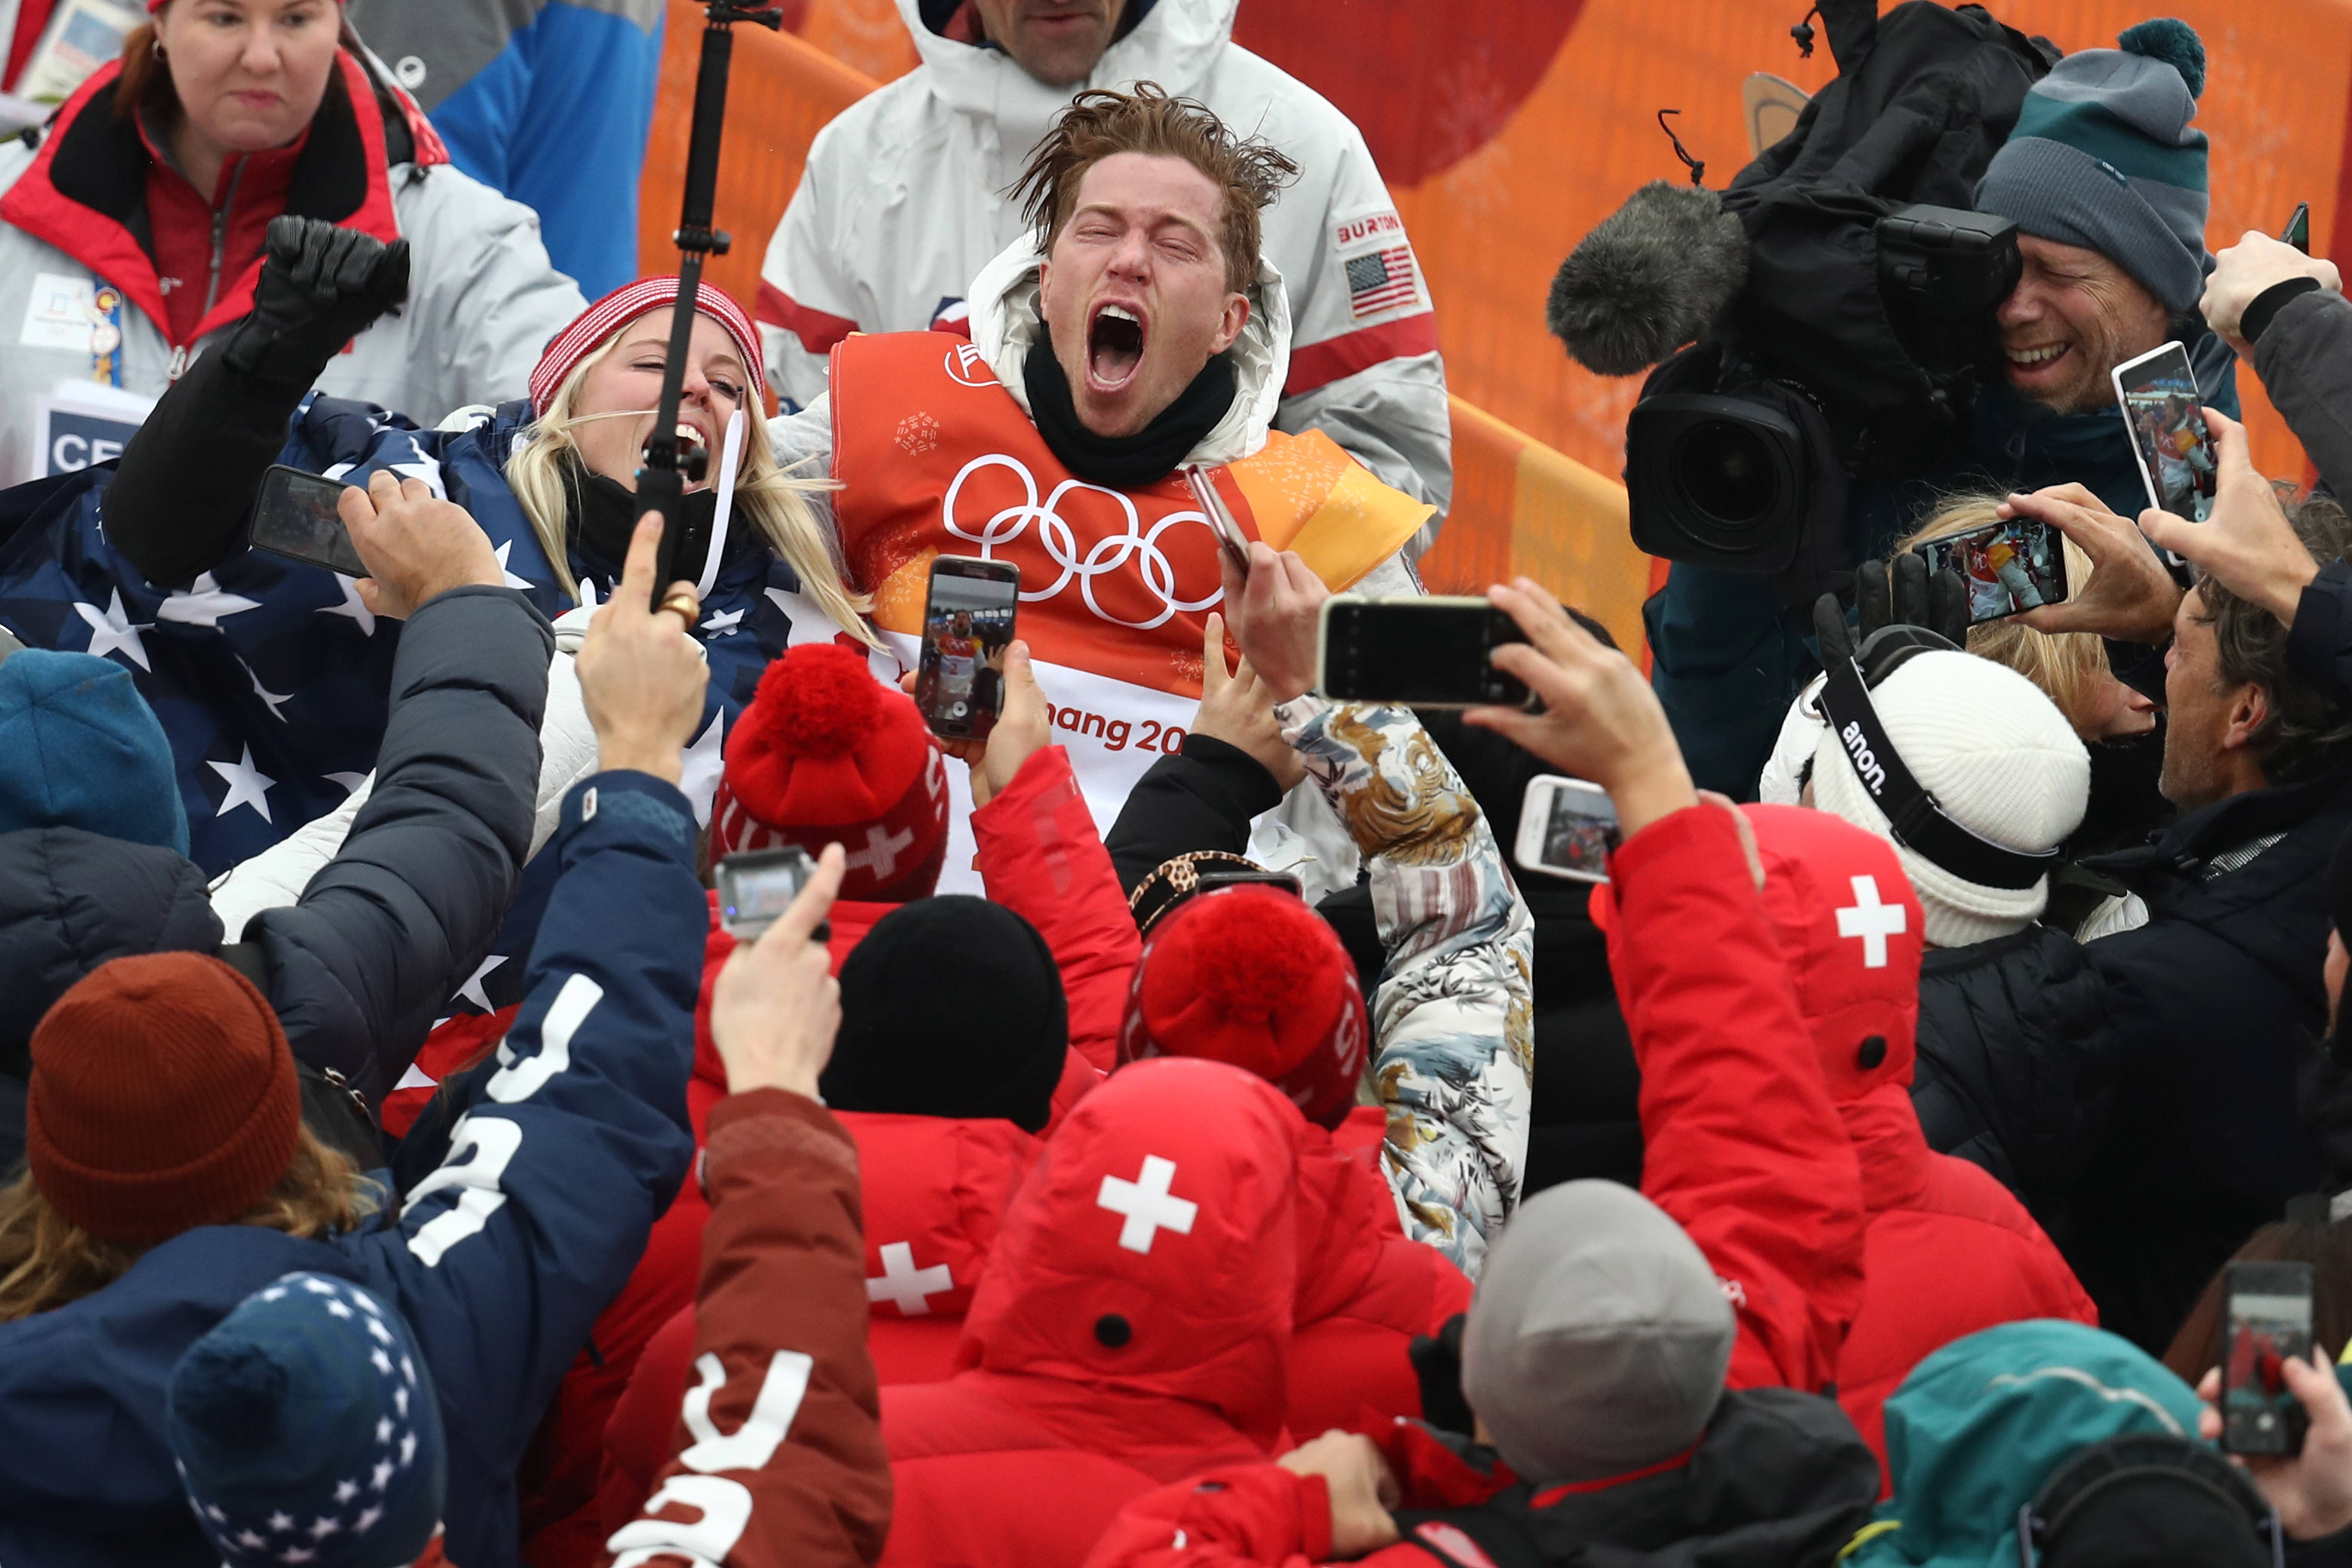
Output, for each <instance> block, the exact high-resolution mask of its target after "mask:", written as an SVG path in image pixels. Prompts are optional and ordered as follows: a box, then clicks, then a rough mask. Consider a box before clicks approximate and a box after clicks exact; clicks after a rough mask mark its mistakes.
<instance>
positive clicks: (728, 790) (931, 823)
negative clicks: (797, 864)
mask: <svg viewBox="0 0 2352 1568" xmlns="http://www.w3.org/2000/svg"><path fill="white" fill-rule="evenodd" d="M831 843H838V844H840V846H841V847H843V848H844V849H845V850H846V851H848V854H849V869H848V874H847V875H846V876H845V877H844V878H843V879H842V884H841V896H842V897H843V898H845V899H856V900H867V901H869V902H875V903H891V904H898V903H906V902H908V901H909V900H914V899H922V898H929V896H930V893H931V889H933V888H934V887H936V886H938V884H939V879H940V865H941V863H942V862H944V861H945V859H946V858H947V848H948V778H947V770H946V768H945V767H944V766H943V765H942V764H941V763H940V751H939V748H938V747H937V746H935V745H933V744H932V743H931V732H930V731H929V729H927V728H925V727H924V724H923V721H922V716H921V715H920V714H919V713H918V712H917V711H916V710H915V704H914V700H913V699H911V698H909V697H908V696H907V695H906V694H905V693H903V692H899V691H893V690H892V689H889V688H888V687H887V686H885V685H883V684H882V683H881V682H880V681H878V680H877V679H874V676H873V673H872V672H871V671H870V670H868V669H867V668H866V655H865V654H864V653H863V652H860V651H856V650H853V649H850V648H845V647H839V646H838V645H836V644H833V643H803V644H802V645H801V646H800V647H793V648H787V649H786V650H785V651H784V657H783V658H780V659H778V660H776V661H775V662H774V663H773V664H771V665H770V666H768V670H767V673H766V674H765V675H762V676H761V678H760V689H759V691H758V692H757V693H756V694H755V695H754V696H753V697H752V699H751V706H750V707H748V708H746V709H745V710H743V717H742V718H741V719H740V720H738V721H736V724H735V731H734V733H732V734H730V735H729V736H728V737H727V766H726V770H725V772H724V773H722V774H721V776H720V778H719V794H718V796H717V798H716V799H715V800H714V801H713V803H712V805H711V811H710V851H711V855H712V857H713V858H717V857H719V856H721V855H731V854H734V853H735V852H736V851H737V850H740V849H776V848H781V847H784V846H786V845H792V846H794V847H799V848H802V849H805V850H807V851H808V852H809V853H810V854H812V855H814V854H815V853H816V852H817V851H818V850H820V849H822V848H824V847H825V846H826V845H827V844H831Z"/></svg>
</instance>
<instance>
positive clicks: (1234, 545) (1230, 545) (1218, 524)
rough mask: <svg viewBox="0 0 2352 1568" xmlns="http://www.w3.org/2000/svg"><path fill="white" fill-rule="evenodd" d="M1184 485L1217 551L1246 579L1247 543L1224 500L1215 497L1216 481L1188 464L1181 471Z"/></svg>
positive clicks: (1202, 469)
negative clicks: (1213, 535)
mask: <svg viewBox="0 0 2352 1568" xmlns="http://www.w3.org/2000/svg"><path fill="white" fill-rule="evenodd" d="M1184 482H1185V483H1186V484H1188V485H1190V486H1192V501H1193V504H1194V505H1196V506H1198V507H1199V508H1200V509H1201V515H1202V517H1205V518H1207V519H1208V520H1209V526H1210V527H1211V528H1213V529H1215V530H1216V531H1217V548H1218V549H1220V550H1222V551H1223V552H1225V555H1226V558H1227V559H1228V560H1230V561H1232V562H1233V563H1234V565H1235V566H1236V567H1239V568H1240V569H1241V574H1242V575H1243V576H1244V577H1246V576H1248V575H1249V541H1248V540H1247V539H1246V538H1244V536H1243V534H1242V525H1241V524H1240V523H1239V522H1236V521H1234V514H1233V512H1232V510H1230V509H1228V508H1227V507H1226V505H1225V498H1224V497H1223V496H1221V495H1219V494H1218V493H1217V486H1216V481H1214V480H1213V479H1210V478H1209V470H1208V469H1206V468H1202V466H1201V465H1200V464H1198V463H1192V464H1190V465H1188V466H1187V467H1186V468H1185V469H1184Z"/></svg>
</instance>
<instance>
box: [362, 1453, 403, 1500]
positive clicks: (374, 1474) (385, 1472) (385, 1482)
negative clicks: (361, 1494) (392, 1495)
mask: <svg viewBox="0 0 2352 1568" xmlns="http://www.w3.org/2000/svg"><path fill="white" fill-rule="evenodd" d="M397 1468H399V1467H398V1466H396V1465H394V1463H393V1462H392V1461H391V1460H390V1459H378V1460H377V1461H376V1462H375V1468H374V1469H373V1470H371V1471H369V1472H368V1474H369V1476H370V1477H371V1478H372V1479H370V1480H369V1482H368V1490H370V1491H372V1492H380V1491H382V1490H383V1489H384V1488H385V1487H387V1486H390V1485H391V1484H392V1472H393V1471H394V1470H395V1469H397Z"/></svg>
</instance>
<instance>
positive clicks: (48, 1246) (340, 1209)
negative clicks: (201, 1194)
mask: <svg viewBox="0 0 2352 1568" xmlns="http://www.w3.org/2000/svg"><path fill="white" fill-rule="evenodd" d="M380 1197H381V1194H380V1192H379V1191H378V1189H377V1187H376V1184H374V1183H373V1182H372V1181H370V1180H368V1179H367V1178H366V1177H365V1176H362V1174H360V1171H359V1167H358V1166H356V1165H354V1164H352V1162H351V1160H350V1158H349V1157H348V1156H346V1155H345V1154H343V1153H342V1152H341V1151H340V1150H336V1149H331V1148H329V1147H328V1146H327V1145H326V1144H324V1143H321V1142H319V1140H318V1138H317V1137H316V1136H315V1135H314V1134H313V1133H312V1132H311V1131H310V1129H309V1128H308V1127H305V1128H303V1129H302V1130H301V1134H300V1136H299V1138H297V1139H296V1141H295V1144H294V1158H293V1159H292V1160H291V1161H290V1162H289V1163H288V1164H287V1166H286V1173H285V1174H284V1175H282V1176H280V1177H278V1184H277V1185H276V1186H274V1187H272V1188H270V1189H269V1192H268V1195H267V1196H265V1197H264V1198H263V1199H262V1200H261V1201H260V1202H259V1203H257V1204H256V1205H253V1207H251V1208H249V1209H247V1211H246V1212H245V1213H243V1214H241V1215H238V1216H237V1217H236V1219H235V1220H234V1221H233V1222H231V1223H233V1224H236V1225H251V1226H260V1227H261V1228H262V1229H264V1230H282V1231H284V1232H285V1233H286V1234H287V1235H289V1236H297V1237H304V1238H305V1239H309V1238H311V1237H320V1236H326V1235H329V1234H331V1233H332V1232H335V1231H339V1230H351V1229H352V1228H354V1227H356V1226H358V1225H359V1224H360V1222H361V1221H362V1220H364V1219H366V1218H367V1217H368V1216H369V1215H372V1214H373V1213H375V1211H376V1208H377V1206H378V1203H379V1200H380ZM146 1252H147V1247H146V1246H143V1245H141V1244H138V1243H133V1242H122V1241H108V1240H105V1239H104V1238H103V1237H95V1236H92V1235H91V1234H90V1233H89V1232H88V1231H86V1230H84V1229H82V1228H81V1226H78V1225H76V1224H74V1222H73V1221H71V1220H69V1219H68V1218H66V1216H65V1215H61V1214H59V1213H58V1211H57V1210H56V1209H54V1208H52V1207H50V1206H49V1200H48V1199H47V1198H45V1197H43V1196H42V1195H41V1189H40V1188H39V1187H37V1186H35V1185H34V1184H33V1178H32V1176H31V1175H30V1173H27V1174H26V1175H23V1176H19V1177H18V1178H17V1179H16V1181H15V1182H14V1183H12V1184H9V1185H7V1186H5V1187H0V1323H13V1322H15V1321H17V1320H18V1319H19V1318H29V1317H31V1316H33V1315H34V1314H35V1313H37V1312H46V1311H48V1310H51V1309H53V1308H57V1307H63V1306H66V1305H68V1304H69V1303H71V1302H74V1301H79V1300H81V1299H82V1298H83V1297H85V1296H94V1295H96V1294H97V1293H98V1292H99V1291H100V1290H103V1289H106V1288H107V1287H108V1286H109V1285H111V1284H113V1283H114V1282H115V1281H116V1280H117V1279H121V1278H122V1276H123V1275H124V1274H126V1273H128V1272H130V1269H131V1265H132V1264H134V1263H136V1262H138V1261H139V1259H140V1258H142V1256H144V1255H145V1253H146Z"/></svg>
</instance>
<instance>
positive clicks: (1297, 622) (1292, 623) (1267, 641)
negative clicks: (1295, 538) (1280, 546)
mask: <svg viewBox="0 0 2352 1568" xmlns="http://www.w3.org/2000/svg"><path fill="white" fill-rule="evenodd" d="M1218 565H1219V567H1220V568H1221V570H1222V573H1223V579H1224V590H1225V599H1224V611H1225V616H1226V619H1227V621H1228V622H1229V623H1230V624H1231V625H1232V626H1233V628H1234V642H1236V643H1238V644H1240V645H1241V650H1242V657H1243V658H1245V659H1247V660H1249V662H1250V668H1252V669H1255V670H1256V671H1257V674H1258V679H1261V680H1263V681H1265V687H1266V690H1267V691H1268V692H1269V693H1270V694H1271V695H1272V696H1273V698H1274V700H1276V702H1287V701H1289V700H1291V699H1292V698H1294V697H1297V696H1299V695H1300V694H1302V693H1304V692H1307V691H1311V690H1313V689H1315V681H1316V671H1317V668H1318V658H1317V653H1316V648H1317V642H1318V637H1319V624H1318V621H1317V619H1316V617H1317V616H1318V615H1319V614H1320V613H1321V610H1322V608H1323V601H1324V600H1326V599H1328V598H1329V597H1330V596H1331V590H1330V589H1328V588H1327V587H1325V586H1324V585H1323V579H1322V578H1320V577H1318V576H1317V575H1316V574H1315V569H1314V568H1313V567H1311V566H1309V565H1307V563H1306V561H1305V560H1304V559H1303V558H1302V557H1301V556H1300V555H1299V554H1298V552H1296V551H1291V550H1282V551H1277V550H1276V549H1275V548H1274V547H1273V546H1272V545H1270V544H1267V543H1266V542H1265V541H1264V540H1260V541H1258V542H1255V543H1254V544H1252V545H1251V546H1250V547H1249V551H1248V553H1247V562H1246V564H1245V565H1244V566H1239V567H1237V566H1235V565H1234V559H1233V556H1232V555H1231V554H1230V553H1226V554H1224V555H1223V556H1221V557H1220V559H1219V561H1218Z"/></svg>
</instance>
